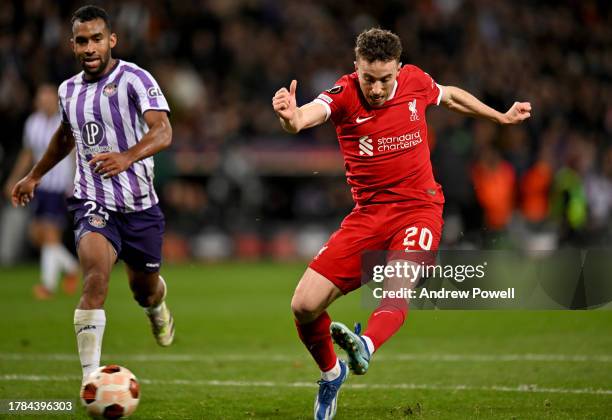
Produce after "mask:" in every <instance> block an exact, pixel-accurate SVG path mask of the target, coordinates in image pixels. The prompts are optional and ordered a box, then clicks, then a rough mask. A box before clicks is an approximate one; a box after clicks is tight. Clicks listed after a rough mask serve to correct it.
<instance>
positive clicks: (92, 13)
mask: <svg viewBox="0 0 612 420" xmlns="http://www.w3.org/2000/svg"><path fill="white" fill-rule="evenodd" d="M95 19H102V20H103V21H104V24H105V25H106V27H107V28H108V30H109V31H110V30H111V24H110V19H109V18H108V14H107V13H106V10H104V9H103V8H101V7H98V6H94V5H91V4H90V5H87V6H83V7H81V8H79V9H78V10H77V11H76V12H74V13H73V14H72V18H71V19H70V23H71V24H73V25H74V22H76V21H79V22H90V21H92V20H95Z"/></svg>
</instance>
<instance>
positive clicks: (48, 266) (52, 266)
mask: <svg viewBox="0 0 612 420" xmlns="http://www.w3.org/2000/svg"><path fill="white" fill-rule="evenodd" d="M54 248H55V245H43V246H42V247H41V249H40V270H41V272H42V273H41V277H42V278H41V280H42V284H43V286H45V288H46V289H47V290H48V291H49V292H51V293H53V292H55V290H56V289H57V282H58V279H59V275H60V262H59V261H58V259H57V258H56V256H55V252H54Z"/></svg>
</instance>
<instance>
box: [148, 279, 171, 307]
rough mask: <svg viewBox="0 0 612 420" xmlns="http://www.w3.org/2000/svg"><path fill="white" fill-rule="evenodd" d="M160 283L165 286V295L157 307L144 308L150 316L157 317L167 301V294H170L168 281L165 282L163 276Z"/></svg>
mask: <svg viewBox="0 0 612 420" xmlns="http://www.w3.org/2000/svg"><path fill="white" fill-rule="evenodd" d="M159 281H160V282H162V284H163V285H164V294H163V295H162V299H161V300H160V301H159V303H158V304H157V305H155V306H149V307H148V308H144V310H145V312H146V313H148V314H149V315H157V314H158V313H159V311H160V310H161V306H162V304H163V303H164V301H165V300H166V294H167V292H168V286H167V285H166V281H165V280H164V278H163V277H162V276H159Z"/></svg>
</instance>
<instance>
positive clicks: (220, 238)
mask: <svg viewBox="0 0 612 420" xmlns="http://www.w3.org/2000/svg"><path fill="white" fill-rule="evenodd" d="M94 3H99V4H100V5H102V6H103V7H105V8H106V9H107V11H108V12H109V13H110V15H111V17H112V19H113V25H114V32H116V33H117V34H118V37H119V42H118V45H117V47H116V48H115V49H114V52H113V54H114V56H115V57H118V58H121V59H125V60H129V61H134V62H136V63H137V64H139V65H141V66H143V67H144V68H146V69H148V70H150V71H151V72H152V73H153V75H154V76H155V77H156V78H157V80H158V81H159V82H160V84H161V86H162V88H163V90H164V92H165V94H166V96H167V97H168V98H169V100H170V102H171V109H172V111H173V113H172V117H171V120H172V125H173V129H174V142H173V145H172V148H171V149H170V150H169V151H167V152H165V153H163V154H162V155H160V156H157V157H156V169H157V178H156V184H157V185H156V186H157V190H158V192H159V195H160V198H161V202H162V207H163V209H164V211H165V213H166V216H167V234H166V243H165V252H164V254H165V259H166V261H169V262H172V261H174V262H181V261H186V260H191V259H201V260H219V259H227V258H239V259H248V260H259V259H267V258H271V259H273V260H291V259H307V258H310V257H311V256H312V255H313V254H314V253H316V251H317V250H318V248H319V247H320V245H321V243H322V242H323V241H324V240H325V239H326V238H327V236H328V234H329V233H330V232H331V231H332V230H334V229H335V228H336V227H337V225H338V223H339V221H340V220H341V218H342V217H343V216H344V215H345V214H346V213H347V212H348V211H349V209H350V208H351V206H352V202H351V198H350V192H349V188H348V186H347V185H346V183H345V179H344V177H343V162H342V157H341V154H340V152H339V151H338V147H337V140H336V137H335V132H334V130H333V127H332V126H331V124H326V125H324V126H322V127H320V128H317V129H313V130H307V131H305V132H303V133H301V134H300V135H298V136H288V135H286V134H284V133H283V132H282V130H281V129H280V126H279V124H278V122H277V119H276V117H275V115H274V113H273V111H272V109H271V106H270V102H271V97H272V95H273V93H274V92H275V91H276V89H278V88H279V87H281V86H286V85H288V83H289V81H290V80H291V79H292V78H296V79H298V81H299V84H298V103H300V104H303V103H304V102H306V101H309V100H311V99H312V98H313V97H314V96H316V95H317V94H318V93H319V92H320V91H321V90H323V89H326V88H328V87H330V86H332V84H333V82H334V81H335V80H336V78H337V77H338V76H339V75H342V74H344V73H347V72H350V71H351V69H352V62H353V51H352V48H353V44H354V38H355V36H356V34H358V33H359V32H360V31H361V30H363V29H364V28H367V27H370V26H381V27H384V28H389V29H391V30H393V31H395V32H397V33H398V34H399V35H400V37H401V39H402V41H403V46H404V54H403V61H404V62H407V63H414V64H416V65H418V66H420V67H422V68H423V69H425V70H426V71H427V72H429V73H430V74H431V75H432V76H433V77H434V79H435V80H436V81H437V82H438V83H440V84H451V85H457V86H459V87H464V88H465V89H467V90H468V91H470V92H472V93H474V94H475V95H476V96H478V97H479V98H481V99H483V100H484V101H486V102H487V103H488V104H490V105H492V106H494V107H496V108H498V109H500V110H505V109H507V108H508V107H509V106H510V105H511V104H512V101H513V100H529V101H531V102H532V104H533V109H534V112H533V116H532V118H531V119H530V120H529V121H528V123H527V124H525V125H522V126H519V127H511V128H503V129H502V128H500V127H497V126H495V125H493V124H490V123H488V122H483V121H474V120H470V119H466V118H462V117H460V116H458V115H455V114H453V113H451V112H448V111H446V110H442V109H430V114H429V118H428V120H429V124H430V127H431V131H430V133H431V135H430V138H429V142H430V146H431V150H432V160H433V162H434V168H435V173H436V177H437V179H438V181H439V182H440V183H441V184H442V186H443V188H444V191H445V195H446V199H447V204H446V210H445V211H446V213H445V232H444V239H443V247H445V248H462V249H470V248H487V249H491V248H519V249H529V248H540V249H541V248H545V249H554V248H556V247H566V246H576V247H586V246H601V245H606V244H608V245H609V244H610V238H611V224H610V218H611V215H612V211H611V210H612V141H611V139H612V83H611V75H612V54H611V52H610V45H611V43H612V7H610V4H609V3H608V2H605V1H584V2H574V1H564V2H558V1H540V2H528V1H520V2H504V1H479V0H465V1H462V0H426V1H415V2H404V1H383V2H380V1H364V2H351V1H338V0H334V1H309V2H300V1H289V2H276V1H267V0H233V1H224V0H210V1H177V2H170V1H134V0H122V1H106V2H94ZM82 4H83V2H76V1H62V2H49V1H44V0H30V1H25V2H21V1H7V0H3V1H0V68H1V69H2V72H1V75H0V120H1V125H2V128H3V130H2V131H3V132H2V136H0V161H1V162H2V165H1V172H0V179H1V180H4V179H6V176H7V173H8V172H9V171H10V169H11V167H12V165H13V163H14V160H15V156H16V154H17V152H18V150H19V149H20V147H21V138H22V130H23V123H24V121H25V118H26V117H27V116H28V115H29V113H30V112H31V111H32V98H33V94H34V92H35V89H36V87H37V86H38V85H40V84H41V83H43V82H53V83H56V84H59V83H60V82H61V81H62V80H64V79H65V78H67V77H69V76H71V75H72V74H74V73H76V72H78V71H79V70H80V69H79V68H78V65H77V64H76V62H75V60H74V58H73V56H72V52H71V50H70V45H69V42H68V40H69V37H70V25H69V20H70V15H71V13H72V12H73V11H74V10H75V9H76V8H77V7H79V6H81V5H82ZM3 202H4V209H3V212H2V222H1V223H2V225H1V226H2V231H1V234H0V237H1V241H2V244H3V246H0V249H1V250H2V252H0V254H1V256H2V261H3V262H5V263H9V262H14V261H19V260H23V259H24V258H28V257H32V256H33V255H34V253H33V251H32V250H31V249H29V248H28V247H27V240H26V239H25V236H24V235H23V229H25V227H24V223H25V222H24V221H23V219H24V218H25V214H26V213H27V212H25V211H21V210H18V211H15V210H10V209H9V208H8V202H7V200H6V197H4V201H3ZM19 226H21V228H18V227H19ZM66 241H67V242H71V240H70V236H69V235H68V236H67V238H66Z"/></svg>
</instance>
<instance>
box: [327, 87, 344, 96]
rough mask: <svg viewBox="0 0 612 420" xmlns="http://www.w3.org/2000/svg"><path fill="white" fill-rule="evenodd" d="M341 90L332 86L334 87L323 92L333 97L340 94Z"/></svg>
mask: <svg viewBox="0 0 612 420" xmlns="http://www.w3.org/2000/svg"><path fill="white" fill-rule="evenodd" d="M342 89H343V88H342V86H338V85H336V86H334V87H333V88H331V89H327V90H326V91H325V92H327V93H331V94H332V95H335V94H337V93H340V92H342Z"/></svg>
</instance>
